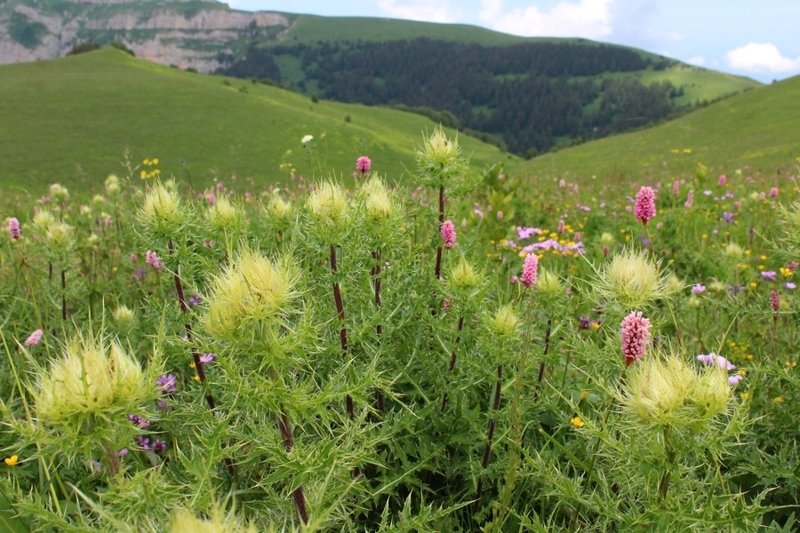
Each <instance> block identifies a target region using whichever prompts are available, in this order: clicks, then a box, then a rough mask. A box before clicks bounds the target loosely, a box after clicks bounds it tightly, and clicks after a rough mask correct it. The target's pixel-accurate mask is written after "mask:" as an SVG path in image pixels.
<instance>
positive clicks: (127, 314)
mask: <svg viewBox="0 0 800 533" xmlns="http://www.w3.org/2000/svg"><path fill="white" fill-rule="evenodd" d="M111 316H112V317H113V318H114V322H116V323H117V324H119V325H121V326H127V325H129V324H131V323H132V322H133V319H134V318H135V315H134V314H133V311H131V309H130V308H129V307H128V306H126V305H120V306H119V307H117V308H116V309H114V312H113V313H112V315H111Z"/></svg>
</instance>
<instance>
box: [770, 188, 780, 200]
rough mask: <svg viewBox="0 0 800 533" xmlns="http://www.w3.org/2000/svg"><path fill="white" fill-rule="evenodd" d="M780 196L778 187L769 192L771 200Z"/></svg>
mask: <svg viewBox="0 0 800 533" xmlns="http://www.w3.org/2000/svg"><path fill="white" fill-rule="evenodd" d="M778 194H780V191H779V190H778V188H777V187H773V188H771V189H770V190H769V195H770V197H771V198H776V197H777V196H778Z"/></svg>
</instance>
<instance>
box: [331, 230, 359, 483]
mask: <svg viewBox="0 0 800 533" xmlns="http://www.w3.org/2000/svg"><path fill="white" fill-rule="evenodd" d="M330 250H331V272H333V274H334V279H333V300H334V302H335V303H336V314H337V315H338V316H339V322H340V323H341V327H340V329H339V343H340V344H341V346H342V355H343V356H345V357H347V351H348V345H347V326H346V325H345V315H344V300H343V299H342V290H341V288H340V287H339V281H337V280H336V278H335V276H336V273H337V272H338V271H339V266H338V264H337V262H336V245H333V244H331V248H330ZM345 409H346V410H347V416H348V417H349V418H350V420H355V419H356V411H355V406H354V404H353V397H352V396H350V395H349V394H348V395H347V397H346V398H345ZM360 475H361V469H360V468H359V467H357V466H354V467H353V477H359V476H360Z"/></svg>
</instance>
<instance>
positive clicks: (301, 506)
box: [278, 412, 308, 524]
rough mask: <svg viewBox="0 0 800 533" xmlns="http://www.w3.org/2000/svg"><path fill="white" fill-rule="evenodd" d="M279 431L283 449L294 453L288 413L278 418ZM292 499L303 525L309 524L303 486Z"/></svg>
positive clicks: (297, 489)
mask: <svg viewBox="0 0 800 533" xmlns="http://www.w3.org/2000/svg"><path fill="white" fill-rule="evenodd" d="M278 429H279V430H280V432H281V437H283V447H284V448H286V451H287V452H290V451H292V448H294V437H293V436H292V426H291V425H290V424H289V417H288V416H287V415H286V413H283V412H281V414H280V415H279V416H278ZM292 499H293V500H294V508H295V509H296V510H297V516H298V517H300V521H301V522H302V523H303V524H308V511H307V510H306V496H305V492H304V491H303V486H302V485H298V487H297V488H296V489H294V491H292Z"/></svg>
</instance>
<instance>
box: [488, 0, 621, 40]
mask: <svg viewBox="0 0 800 533" xmlns="http://www.w3.org/2000/svg"><path fill="white" fill-rule="evenodd" d="M503 3H504V2H503V0H481V11H480V13H479V17H480V19H481V20H482V21H483V22H484V23H485V24H486V25H487V26H489V27H490V28H492V29H494V30H498V31H502V32H505V33H513V34H515V35H526V36H546V37H586V38H589V39H597V38H602V37H608V36H610V35H611V34H612V33H613V32H614V29H613V27H612V24H611V7H612V3H613V0H576V1H569V0H562V1H560V2H558V3H557V4H555V5H554V6H553V7H552V8H550V9H548V10H544V11H543V10H540V9H539V8H538V7H537V6H535V5H529V6H526V7H522V8H512V9H508V10H505V9H504V6H503Z"/></svg>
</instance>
